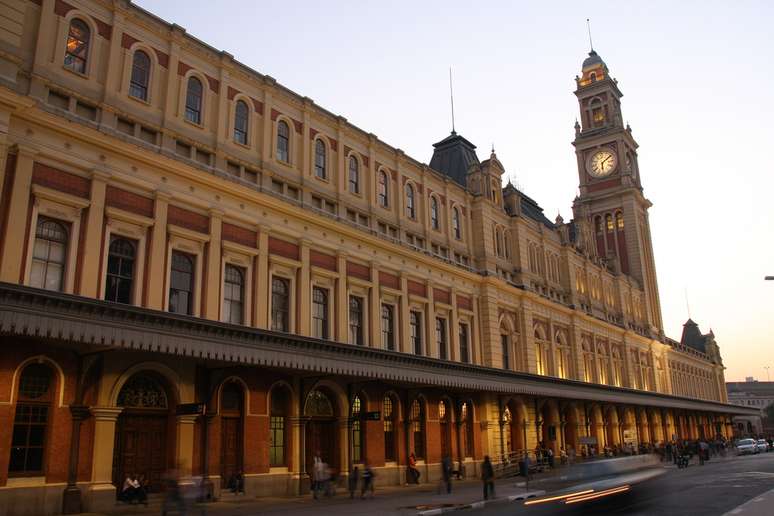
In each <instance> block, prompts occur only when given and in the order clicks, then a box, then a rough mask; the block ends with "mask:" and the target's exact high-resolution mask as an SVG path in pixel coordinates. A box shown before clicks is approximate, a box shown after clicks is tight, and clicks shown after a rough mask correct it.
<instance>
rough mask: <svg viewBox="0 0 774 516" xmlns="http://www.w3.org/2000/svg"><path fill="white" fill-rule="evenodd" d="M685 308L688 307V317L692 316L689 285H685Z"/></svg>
mask: <svg viewBox="0 0 774 516" xmlns="http://www.w3.org/2000/svg"><path fill="white" fill-rule="evenodd" d="M685 308H686V309H688V319H690V318H691V303H689V302H688V287H685Z"/></svg>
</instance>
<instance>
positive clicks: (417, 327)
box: [409, 310, 422, 355]
mask: <svg viewBox="0 0 774 516" xmlns="http://www.w3.org/2000/svg"><path fill="white" fill-rule="evenodd" d="M409 339H410V341H411V348H412V349H413V350H414V353H415V354H417V355H421V354H422V314H421V313H420V312H415V311H414V310H412V311H411V312H409Z"/></svg>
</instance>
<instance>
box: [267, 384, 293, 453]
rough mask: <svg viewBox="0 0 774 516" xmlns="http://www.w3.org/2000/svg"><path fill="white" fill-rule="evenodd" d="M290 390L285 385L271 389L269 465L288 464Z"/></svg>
mask: <svg viewBox="0 0 774 516" xmlns="http://www.w3.org/2000/svg"><path fill="white" fill-rule="evenodd" d="M290 399H291V397H290V391H289V390H288V388H287V387H286V386H285V385H278V386H276V387H274V388H273V389H272V390H271V398H270V399H269V465H270V466H273V467H282V466H287V465H288V457H289V456H290V453H289V451H288V424H287V420H288V416H289V415H290Z"/></svg>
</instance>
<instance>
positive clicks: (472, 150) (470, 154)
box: [430, 131, 479, 188]
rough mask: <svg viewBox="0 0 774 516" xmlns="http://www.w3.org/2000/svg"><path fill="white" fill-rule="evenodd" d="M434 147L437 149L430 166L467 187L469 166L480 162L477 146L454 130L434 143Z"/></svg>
mask: <svg viewBox="0 0 774 516" xmlns="http://www.w3.org/2000/svg"><path fill="white" fill-rule="evenodd" d="M433 147H434V148H435V150H434V151H433V157H432V158H431V159H430V168H432V169H433V170H437V171H438V172H440V173H442V174H444V175H446V176H448V177H449V178H450V179H453V180H454V181H456V182H457V183H459V184H460V185H462V187H463V188H467V175H468V168H469V167H470V165H472V164H478V163H479V161H478V156H476V146H475V145H473V144H472V143H470V142H469V141H468V140H466V139H465V138H463V137H462V136H460V135H459V134H457V133H456V132H454V131H452V133H451V134H450V135H449V136H447V137H446V138H444V139H443V140H441V141H440V142H438V143H435V144H433Z"/></svg>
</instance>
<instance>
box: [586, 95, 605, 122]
mask: <svg viewBox="0 0 774 516" xmlns="http://www.w3.org/2000/svg"><path fill="white" fill-rule="evenodd" d="M589 106H590V108H591V121H592V124H593V126H594V127H602V126H603V125H605V112H604V110H603V108H602V101H601V100H599V99H598V98H595V99H593V100H592V101H591V103H590V104H589Z"/></svg>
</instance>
